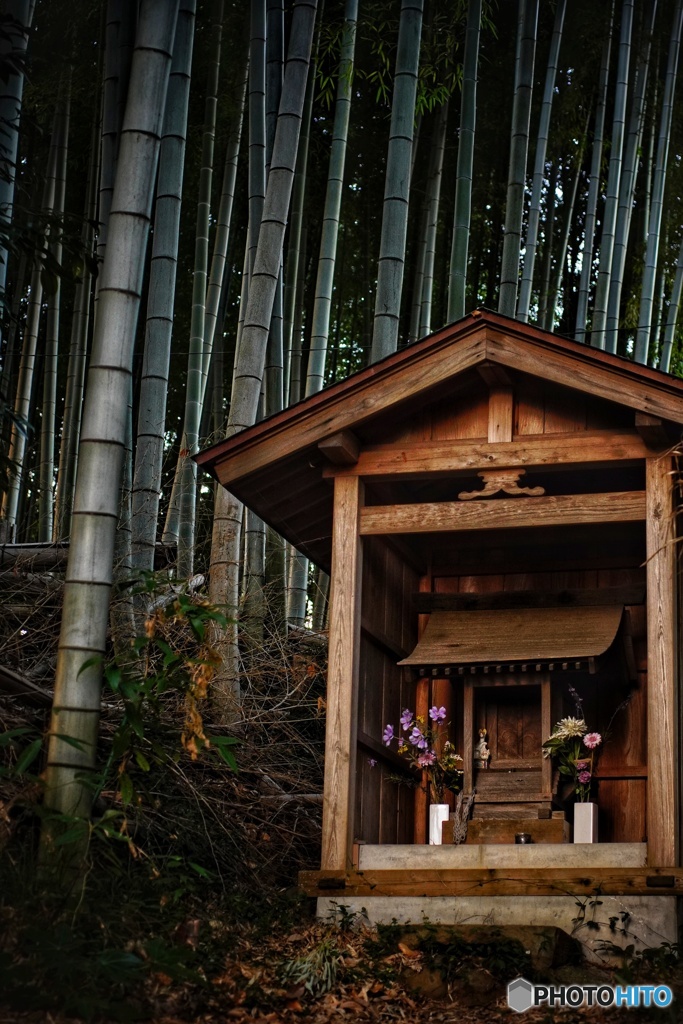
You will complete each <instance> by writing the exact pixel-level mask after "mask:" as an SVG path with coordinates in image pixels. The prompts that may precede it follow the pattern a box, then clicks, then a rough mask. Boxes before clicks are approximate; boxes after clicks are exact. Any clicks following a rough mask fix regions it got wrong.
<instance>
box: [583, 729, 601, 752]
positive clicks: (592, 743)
mask: <svg viewBox="0 0 683 1024" xmlns="http://www.w3.org/2000/svg"><path fill="white" fill-rule="evenodd" d="M583 742H584V745H585V746H586V747H588V749H589V750H595V748H596V747H599V746H600V744H601V743H602V736H601V735H600V733H599V732H587V733H586V735H585V736H584V737H583Z"/></svg>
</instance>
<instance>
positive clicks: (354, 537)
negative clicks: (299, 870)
mask: <svg viewBox="0 0 683 1024" xmlns="http://www.w3.org/2000/svg"><path fill="white" fill-rule="evenodd" d="M362 502H363V484H362V483H361V481H360V480H359V478H358V477H337V478H336V479H335V481H334V523H333V527H332V571H331V574H330V588H331V589H330V639H329V663H328V672H327V726H326V733H325V785H324V792H323V835H322V869H323V871H345V870H346V869H347V868H349V867H350V866H351V863H352V845H353V810H354V787H355V777H356V739H357V729H358V657H359V648H360V585H361V572H362V548H361V540H360V536H359V523H360V508H361V505H362Z"/></svg>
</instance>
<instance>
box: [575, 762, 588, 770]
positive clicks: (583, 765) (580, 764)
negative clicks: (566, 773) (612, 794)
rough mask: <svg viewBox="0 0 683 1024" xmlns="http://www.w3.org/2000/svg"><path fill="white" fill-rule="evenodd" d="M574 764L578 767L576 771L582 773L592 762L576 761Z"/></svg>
mask: <svg viewBox="0 0 683 1024" xmlns="http://www.w3.org/2000/svg"><path fill="white" fill-rule="evenodd" d="M574 764H575V765H576V770H577V771H579V772H582V771H584V770H585V769H586V768H587V767H588V765H589V764H590V761H575V762H574Z"/></svg>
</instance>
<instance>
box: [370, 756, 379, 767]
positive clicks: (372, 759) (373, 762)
mask: <svg viewBox="0 0 683 1024" xmlns="http://www.w3.org/2000/svg"><path fill="white" fill-rule="evenodd" d="M368 764H369V765H370V767H371V768H376V767H377V762H376V761H375V759H374V757H369V758H368Z"/></svg>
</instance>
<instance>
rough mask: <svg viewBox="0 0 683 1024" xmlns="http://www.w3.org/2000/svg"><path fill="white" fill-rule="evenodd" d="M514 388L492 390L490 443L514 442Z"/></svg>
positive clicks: (490, 398) (490, 397) (490, 401)
mask: <svg viewBox="0 0 683 1024" xmlns="http://www.w3.org/2000/svg"><path fill="white" fill-rule="evenodd" d="M512 413H513V396H512V388H511V387H507V388H501V387H497V388H491V390H490V392H489V428H488V440H489V442H490V443H493V442H498V441H512Z"/></svg>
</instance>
